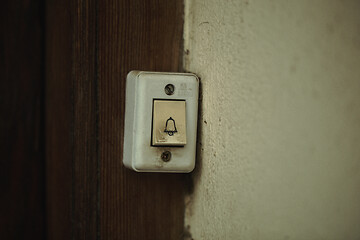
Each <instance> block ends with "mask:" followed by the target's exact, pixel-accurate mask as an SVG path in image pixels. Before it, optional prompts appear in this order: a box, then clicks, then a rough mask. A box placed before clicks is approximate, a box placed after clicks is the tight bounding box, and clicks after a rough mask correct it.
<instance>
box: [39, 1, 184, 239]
mask: <svg viewBox="0 0 360 240" xmlns="http://www.w3.org/2000/svg"><path fill="white" fill-rule="evenodd" d="M182 13H183V4H182V1H175V0H162V1H155V0H151V1H145V0H142V1H141V0H133V1H130V0H128V1H125V0H117V1H99V0H98V1H95V0H94V1H91V0H76V1H71V0H66V1H55V0H48V2H47V15H46V21H47V27H46V31H47V38H46V43H47V47H46V49H47V53H46V62H47V68H46V79H47V81H46V83H47V87H46V101H47V105H46V123H47V125H46V141H47V155H46V156H47V181H48V185H47V197H48V201H47V202H48V215H47V216H48V224H49V226H48V236H49V239H71V238H75V239H100V238H101V239H132V240H133V239H135V240H136V239H142V240H143V239H167V240H168V239H182V237H183V236H182V234H183V218H184V216H183V214H184V181H183V180H184V175H182V174H156V173H152V174H144V173H141V174H139V173H135V172H132V171H130V170H127V169H125V168H124V167H123V165H122V145H123V142H122V141H123V121H124V100H125V99H124V96H125V95H124V94H125V92H124V91H125V78H126V74H127V73H128V72H129V71H130V70H134V69H141V70H154V71H179V66H180V65H181V61H180V60H181V43H182V41H181V40H182V22H183V20H182Z"/></svg>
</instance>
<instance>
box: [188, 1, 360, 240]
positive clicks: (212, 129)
mask: <svg viewBox="0 0 360 240" xmlns="http://www.w3.org/2000/svg"><path fill="white" fill-rule="evenodd" d="M359 13H360V1H333V0H329V1H325V0H322V1H321V0H318V1H310V0H302V1H299V0H297V1H295V0H291V1H281V0H277V1H245V0H226V1H218V0H186V1H185V29H184V40H185V42H184V51H185V53H186V54H185V59H184V67H185V70H187V71H191V72H194V73H196V74H198V75H199V77H200V78H201V86H202V103H201V108H200V109H201V113H200V119H199V121H200V134H199V144H198V160H197V168H196V170H195V172H194V173H192V178H193V184H194V186H193V191H192V193H190V194H189V195H188V196H187V198H186V206H187V207H186V219H185V224H186V227H187V229H188V232H189V234H188V238H189V239H191V238H193V239H195V240H198V239H242V240H245V239H359V237H360V225H359V224H360V191H359V189H360V14H359ZM190 235H191V237H190Z"/></svg>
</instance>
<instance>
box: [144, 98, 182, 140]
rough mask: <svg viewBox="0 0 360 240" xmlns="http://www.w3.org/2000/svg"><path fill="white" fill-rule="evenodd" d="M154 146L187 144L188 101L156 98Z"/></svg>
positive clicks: (153, 125) (153, 120)
mask: <svg viewBox="0 0 360 240" xmlns="http://www.w3.org/2000/svg"><path fill="white" fill-rule="evenodd" d="M151 142H152V145H153V146H184V145H185V144H186V102H185V101H184V100H154V101H153V119H152V141H151Z"/></svg>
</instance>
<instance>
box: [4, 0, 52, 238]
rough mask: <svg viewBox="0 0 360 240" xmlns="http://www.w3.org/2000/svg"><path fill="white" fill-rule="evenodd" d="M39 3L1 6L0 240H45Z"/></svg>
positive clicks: (6, 0) (41, 60) (41, 37)
mask: <svg viewBox="0 0 360 240" xmlns="http://www.w3.org/2000/svg"><path fill="white" fill-rule="evenodd" d="M42 4H43V2H42V1H40V0H34V1H31V2H29V1H11V0H5V1H2V2H1V8H0V32H1V34H0V72H1V80H0V112H1V113H0V155H1V160H0V188H1V193H0V239H44V237H45V234H44V230H45V226H44V225H45V221H44V219H45V218H44V216H45V207H44V203H45V201H44V196H45V194H44V190H45V181H44V154H43V152H44V145H43V143H44V139H43V132H44V131H43V82H44V81H43V71H42V69H43V42H44V41H43V34H44V29H43V21H42V19H43V9H42Z"/></svg>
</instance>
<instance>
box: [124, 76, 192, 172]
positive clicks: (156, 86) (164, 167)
mask: <svg viewBox="0 0 360 240" xmlns="http://www.w3.org/2000/svg"><path fill="white" fill-rule="evenodd" d="M198 98H199V79H198V78H197V77H196V75H194V74H191V73H167V72H145V71H131V72H130V73H129V74H128V75H127V79H126V103H125V104H126V105H125V133H124V149H123V163H124V165H125V166H126V167H127V168H130V169H132V170H135V171H137V172H174V173H187V172H191V171H192V170H193V169H194V167H195V156H196V132H197V116H198Z"/></svg>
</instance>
